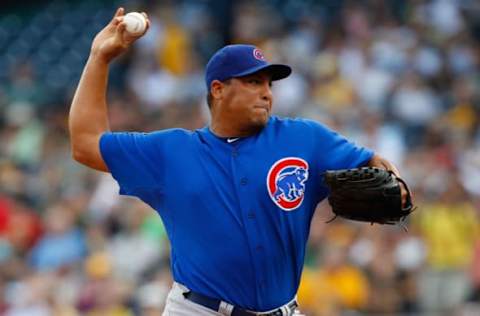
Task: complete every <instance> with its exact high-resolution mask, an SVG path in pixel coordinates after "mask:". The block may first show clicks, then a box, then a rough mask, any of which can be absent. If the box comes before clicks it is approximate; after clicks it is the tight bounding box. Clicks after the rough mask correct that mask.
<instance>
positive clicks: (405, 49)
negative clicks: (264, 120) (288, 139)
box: [0, 0, 480, 316]
mask: <svg viewBox="0 0 480 316" xmlns="http://www.w3.org/2000/svg"><path fill="white" fill-rule="evenodd" d="M152 3H153V2H148V1H145V2H142V1H134V2H133V1H132V2H112V1H105V2H87V4H85V3H82V2H81V1H79V2H76V1H55V2H51V3H49V4H47V5H45V7H42V8H40V9H39V10H34V11H33V12H31V13H30V14H27V15H25V14H24V15H22V14H21V13H20V12H19V11H18V10H17V11H16V10H13V11H12V12H9V13H8V14H2V15H3V16H2V15H0V43H1V46H0V57H1V58H0V59H1V60H2V61H1V62H0V64H1V65H2V66H5V68H3V67H2V69H0V72H3V74H2V75H0V82H1V83H2V84H1V85H0V140H1V141H0V314H1V315H8V316H20V315H22V316H23V315H28V316H43V315H54V316H57V315H58V316H63V315H65V316H70V315H106V316H123V315H125V316H127V315H128V316H129V315H147V316H148V315H160V314H161V311H162V309H163V303H164V300H165V297H166V294H167V292H168V290H169V287H170V285H171V282H172V280H171V275H170V271H169V245H168V241H167V240H166V234H165V232H164V230H163V226H162V223H161V221H160V219H159V217H158V216H157V215H156V214H155V212H154V211H152V210H151V209H149V208H148V207H147V206H145V205H143V204H142V203H141V202H139V201H138V200H135V199H132V198H127V197H119V196H118V187H117V185H116V183H115V182H114V180H113V179H112V178H111V177H110V175H108V174H102V173H100V172H94V171H91V170H88V169H87V168H86V167H83V166H81V165H79V164H78V163H76V162H74V161H73V160H72V159H71V153H70V148H69V142H68V128H67V115H68V110H69V104H70V101H71V97H72V94H73V91H74V88H75V83H76V81H78V78H79V74H80V72H81V68H82V66H83V64H84V62H85V61H86V58H87V57H88V48H89V43H90V42H91V40H92V39H93V36H94V34H95V32H97V31H99V30H100V29H101V27H102V25H105V24H106V23H107V22H108V20H109V19H110V17H109V16H110V15H113V12H114V11H115V7H116V6H117V5H120V4H121V5H123V6H125V8H126V10H127V11H135V10H139V11H146V12H148V14H149V17H150V19H151V22H152V25H151V28H150V30H149V32H148V33H147V34H146V35H145V37H143V38H142V39H140V40H139V41H138V42H137V43H136V44H135V47H134V48H133V49H132V50H131V51H130V52H128V53H127V54H126V55H124V56H122V57H121V58H120V59H119V60H117V61H116V62H115V63H114V65H112V67H111V76H110V85H109V95H108V98H109V110H110V119H111V128H112V130H117V131H119V130H140V131H152V130H156V129H163V128H170V127H182V128H188V129H195V128H199V127H202V126H204V125H205V124H207V123H208V119H209V118H208V108H207V106H206V102H205V96H206V93H205V86H204V80H203V69H204V68H203V67H204V65H205V63H206V61H207V60H208V58H209V56H210V55H211V54H212V53H213V52H214V51H215V50H216V49H218V48H219V47H221V46H222V45H223V44H224V42H225V41H229V42H233V43H253V44H256V45H258V46H259V47H261V48H262V49H263V50H264V52H265V55H266V56H267V58H269V59H270V60H271V61H274V62H277V61H278V62H283V63H287V64H290V65H291V66H292V67H293V69H294V72H293V75H292V76H291V77H289V78H288V79H286V80H283V81H280V82H277V83H274V85H273V90H274V100H275V101H274V112H275V113H276V114H277V115H280V116H293V117H295V116H300V117H307V118H311V119H315V120H318V121H320V122H323V123H325V124H327V125H328V126H330V127H332V128H334V129H336V130H338V131H340V132H341V133H343V134H344V135H346V136H347V137H349V138H351V139H352V140H354V141H356V142H357V143H359V144H360V145H363V146H367V147H370V148H372V149H374V150H375V151H377V152H378V153H379V154H380V155H383V156H385V157H386V158H387V159H389V160H391V161H392V162H394V163H395V164H396V165H397V166H398V168H399V169H400V172H401V174H402V176H403V177H404V178H405V179H406V181H407V182H408V183H409V185H410V187H411V189H412V190H413V192H414V198H415V202H416V204H417V205H418V208H417V210H416V212H415V213H414V214H413V215H412V216H410V218H408V220H407V222H406V223H405V225H406V226H407V227H408V230H409V231H408V232H405V231H404V230H403V229H402V228H401V227H397V226H379V225H374V226H371V225H368V224H358V223H355V222H351V221H342V220H339V219H337V220H335V221H333V222H332V223H330V224H325V221H327V220H328V219H329V218H330V217H331V211H330V209H329V207H328V204H327V203H326V202H323V203H322V204H320V205H319V207H318V210H317V212H316V216H315V218H314V221H313V223H312V227H311V232H310V240H309V244H308V253H307V257H306V263H305V269H304V275H303V279H302V283H301V286H300V289H299V293H298V298H299V300H300V306H301V310H302V312H304V313H305V314H306V315H309V316H312V315H313V316H314V315H318V316H341V315H412V316H413V315H445V316H447V315H448V316H449V315H465V316H468V315H480V308H479V304H480V2H479V1H475V0H430V1H426V0H425V1H424V0H411V1H406V0H402V1H400V0H399V1H393V0H392V1H383V0H362V1H313V0H311V1H293V0H264V1H232V2H230V1H214V0H212V1H207V0H205V1H175V2H169V1H164V2H159V3H160V4H152ZM38 6H39V5H38V4H37V5H36V7H35V8H38ZM47 9H48V10H47ZM82 10H83V11H82ZM92 10H95V11H93V12H98V14H92ZM46 12H47V13H46ZM48 12H56V13H58V12H60V13H65V14H66V15H68V14H70V16H71V17H72V19H71V20H69V19H67V18H63V19H61V21H59V22H58V23H57V22H55V21H56V20H54V19H55V17H52V16H49V15H48ZM88 12H90V13H91V14H89V15H88V17H87V14H88ZM84 15H85V16H84ZM56 16H58V14H57V15H56ZM88 19H96V20H88ZM12 21H13V22H12ZM45 21H46V22H45ZM52 21H53V22H52ZM92 21H93V22H92ZM14 22H15V23H14ZM47 22H48V23H50V24H48V23H47ZM90 22H91V23H90ZM12 23H13V24H12ZM45 23H47V24H45ZM75 23H76V24H75ZM79 23H80V24H79ZM87 24H88V25H87ZM12 25H16V29H15V32H12V33H9V30H8V27H12ZM45 25H53V26H51V27H50V26H49V27H50V28H48V27H46V26H45ZM39 26H42V29H43V30H48V31H45V32H44V33H45V34H43V33H39V31H38V28H39ZM2 27H3V28H2ZM18 29H20V30H23V31H19V30H18ZM59 30H62V32H63V33H59V32H60V31H59ZM82 30H87V31H85V32H87V33H85V32H84V33H82V32H83V31H82ZM2 32H3V33H2ZM6 34H7V35H6ZM8 34H9V35H8ZM11 34H14V35H11ZM26 34H28V36H30V37H28V38H29V40H25V37H26V36H27V35H26ZM39 34H40V35H39ZM59 34H60V35H59ZM34 39H35V40H34ZM45 42H47V43H50V44H48V45H47V46H46V45H43V43H45ZM32 43H33V44H32ZM82 43H83V44H82ZM30 44H32V45H33V46H31V47H30V46H29V45H30ZM15 45H16V46H15ZM42 45H43V46H42ZM49 45H57V46H55V47H56V48H55V50H54V49H52V47H53V46H49ZM12 47H13V48H12ZM22 49H23V50H22ZM45 49H46V50H48V49H51V50H50V51H49V53H48V54H45V51H44V50H45ZM20 52H23V53H20ZM42 52H43V53H42ZM54 53H55V54H57V55H58V56H57V57H55V58H53V57H52V55H51V54H54ZM7 66H8V67H7ZM55 67H56V68H55ZM4 70H8V72H5V71H4ZM59 76H60V77H59ZM62 76H63V77H62ZM2 78H3V79H2ZM59 78H60V79H59ZM2 80H3V81H2ZM301 137H302V135H299V138H301Z"/></svg>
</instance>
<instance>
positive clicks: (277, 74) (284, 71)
mask: <svg viewBox="0 0 480 316" xmlns="http://www.w3.org/2000/svg"><path fill="white" fill-rule="evenodd" d="M259 71H266V72H268V73H269V74H270V75H271V76H272V80H280V79H284V78H287V77H288V76H290V74H291V73H292V68H291V67H290V66H287V65H283V64H268V65H261V66H258V67H254V68H251V69H248V70H247V71H243V72H241V73H238V74H235V75H234V76H232V77H243V76H248V75H251V74H254V73H256V72H259Z"/></svg>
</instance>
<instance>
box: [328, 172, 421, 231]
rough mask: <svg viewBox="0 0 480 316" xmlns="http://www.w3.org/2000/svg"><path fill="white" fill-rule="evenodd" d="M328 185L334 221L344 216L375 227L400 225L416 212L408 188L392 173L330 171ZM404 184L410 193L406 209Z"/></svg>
mask: <svg viewBox="0 0 480 316" xmlns="http://www.w3.org/2000/svg"><path fill="white" fill-rule="evenodd" d="M325 183H326V184H327V186H328V187H329V189H330V196H329V197H328V201H329V202H330V205H331V206H332V210H333V212H334V213H335V217H334V218H333V219H335V218H336V217H337V216H340V217H344V218H348V219H351V220H356V221H363V222H370V223H372V224H373V223H379V224H396V223H401V222H402V221H403V220H404V219H405V217H406V216H408V215H409V214H410V213H411V212H413V210H414V207H413V204H412V198H411V194H410V190H409V189H408V187H407V184H406V183H405V181H403V180H402V179H400V178H397V177H396V176H395V175H394V174H393V172H391V171H387V170H384V169H379V168H373V167H364V168H356V169H345V170H329V171H327V172H326V173H325ZM401 183H403V185H404V186H405V189H406V190H407V192H408V196H407V201H406V203H405V205H404V206H402V195H401V187H400V185H401ZM333 219H332V220H333ZM332 220H330V221H332ZM330 221H329V222H330Z"/></svg>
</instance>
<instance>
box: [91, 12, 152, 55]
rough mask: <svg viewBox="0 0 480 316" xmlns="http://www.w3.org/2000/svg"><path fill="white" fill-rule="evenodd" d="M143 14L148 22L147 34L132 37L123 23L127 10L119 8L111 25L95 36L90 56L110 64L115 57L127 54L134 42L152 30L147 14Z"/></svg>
mask: <svg viewBox="0 0 480 316" xmlns="http://www.w3.org/2000/svg"><path fill="white" fill-rule="evenodd" d="M142 14H143V15H144V16H145V19H146V20H147V27H146V28H145V32H143V33H142V34H139V35H132V34H130V33H129V32H127V31H126V25H125V23H124V22H123V17H124V15H125V10H124V9H123V8H118V9H117V12H116V13H115V16H114V17H113V19H112V20H111V21H110V23H108V25H107V26H106V27H105V28H104V29H103V30H101V31H100V32H99V33H98V34H97V35H96V36H95V39H94V40H93V43H92V48H91V52H90V55H91V56H94V57H97V58H100V59H102V60H103V61H105V62H107V63H109V62H110V61H112V60H113V59H114V58H115V57H117V56H119V55H120V54H122V53H123V52H125V51H126V50H127V49H128V48H129V47H130V46H131V45H132V43H133V42H135V41H136V40H137V39H139V38H140V37H142V36H143V35H145V33H146V32H147V31H148V29H149V28H150V20H149V19H148V16H147V14H146V13H145V12H142Z"/></svg>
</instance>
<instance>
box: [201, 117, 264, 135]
mask: <svg viewBox="0 0 480 316" xmlns="http://www.w3.org/2000/svg"><path fill="white" fill-rule="evenodd" d="M260 130H261V128H260V127H243V128H241V127H236V126H233V124H231V125H227V124H224V123H218V122H216V121H215V120H212V122H211V123H210V131H211V132H212V133H213V134H215V135H216V136H218V137H222V138H232V137H248V136H252V135H255V134H257V133H258V132H259V131H260Z"/></svg>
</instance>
